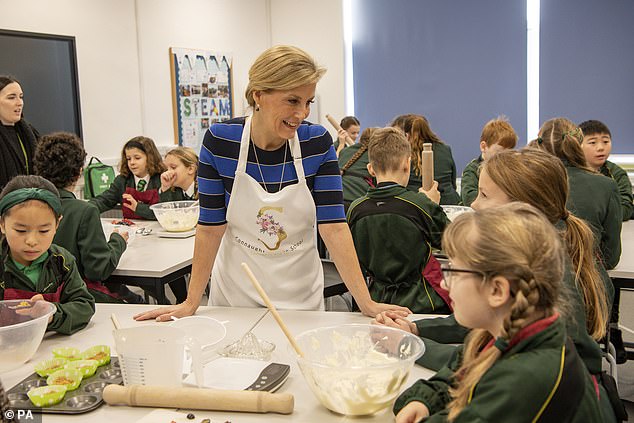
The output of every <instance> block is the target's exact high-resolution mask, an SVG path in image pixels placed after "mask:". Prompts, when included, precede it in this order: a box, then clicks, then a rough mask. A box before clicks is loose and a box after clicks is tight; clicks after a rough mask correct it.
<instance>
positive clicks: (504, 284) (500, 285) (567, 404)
mask: <svg viewBox="0 0 634 423" xmlns="http://www.w3.org/2000/svg"><path fill="white" fill-rule="evenodd" d="M443 248H444V250H445V252H446V253H447V255H448V257H449V260H450V262H449V264H448V266H447V267H446V268H443V272H444V274H445V279H444V280H445V285H446V287H447V289H448V290H449V295H450V297H451V300H452V303H453V307H454V312H455V317H456V320H457V321H458V322H459V323H460V324H462V325H464V326H466V327H469V328H471V329H472V330H471V332H470V334H469V335H468V337H467V339H466V342H465V345H464V348H463V349H462V350H460V351H459V353H458V354H454V356H453V357H452V359H451V360H450V362H449V363H448V364H447V366H445V367H444V368H442V369H441V370H440V371H439V372H438V373H437V374H436V375H435V376H433V377H432V378H431V379H429V380H419V381H418V382H416V383H415V384H414V385H413V386H412V387H410V388H409V389H407V390H406V391H405V392H404V393H403V394H401V396H400V397H399V398H398V399H397V401H396V403H395V406H394V413H395V414H396V422H397V423H410V422H411V423H414V422H418V421H420V420H421V419H423V418H425V417H427V419H426V420H425V422H430V423H431V422H445V421H449V422H475V421H481V422H485V421H486V422H502V421H505V422H506V421H512V422H535V421H543V422H555V421H556V422H563V421H565V422H587V423H589V422H604V421H609V420H604V418H603V415H602V413H601V410H600V407H599V402H598V398H597V392H596V391H595V385H594V383H593V381H592V379H591V377H590V375H589V373H588V371H587V369H586V367H585V366H584V364H583V361H582V360H581V359H580V357H579V355H578V354H577V352H576V349H575V346H574V344H573V343H572V342H571V341H570V340H569V339H568V337H567V332H566V325H565V324H564V319H563V318H562V317H561V316H560V314H559V313H560V310H561V309H562V308H563V309H565V307H562V306H560V304H561V303H562V302H563V301H562V293H563V291H564V289H565V288H564V285H563V284H562V279H563V277H564V272H565V265H566V261H567V254H566V252H565V248H564V246H563V243H562V240H561V237H560V236H559V234H558V233H557V230H556V229H555V227H553V225H552V224H551V223H550V222H549V221H548V219H546V217H545V216H544V215H543V214H542V213H541V212H539V211H538V210H537V209H535V208H534V207H532V206H530V205H528V204H525V203H518V202H514V203H511V204H507V205H503V206H500V207H497V208H494V209H487V210H481V211H477V212H475V213H466V214H463V215H461V216H459V217H457V218H456V219H455V221H454V222H453V223H452V224H450V225H449V227H448V228H447V229H446V231H445V233H444V235H443ZM520 386H521V398H519V397H518V387H520ZM572 404H574V406H571V405H572Z"/></svg>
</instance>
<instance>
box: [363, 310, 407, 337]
mask: <svg viewBox="0 0 634 423" xmlns="http://www.w3.org/2000/svg"><path fill="white" fill-rule="evenodd" d="M403 317H405V316H402V315H401V314H399V313H395V312H393V311H384V312H383V313H379V314H377V315H376V317H375V318H374V320H372V324H375V325H385V326H389V327H392V328H396V329H401V330H404V331H405V332H409V333H413V334H414V335H418V328H417V327H416V324H415V323H413V322H410V321H409V320H407V319H404V318H403Z"/></svg>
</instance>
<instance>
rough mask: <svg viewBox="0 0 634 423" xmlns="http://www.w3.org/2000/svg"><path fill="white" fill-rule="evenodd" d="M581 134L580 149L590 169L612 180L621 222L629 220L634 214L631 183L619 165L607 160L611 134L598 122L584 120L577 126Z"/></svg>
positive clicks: (610, 148)
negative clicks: (615, 190)
mask: <svg viewBox="0 0 634 423" xmlns="http://www.w3.org/2000/svg"><path fill="white" fill-rule="evenodd" d="M579 128H581V131H582V132H583V142H582V143H581V148H582V149H583V154H584V155H585V156H586V162H587V164H588V166H589V167H590V168H592V169H593V170H596V171H597V172H599V173H601V174H602V175H604V176H607V177H608V178H612V179H614V182H616V185H617V187H618V189H619V196H620V199H621V210H622V212H623V221H624V222H625V221H626V220H630V218H631V217H632V212H634V203H633V202H632V183H631V182H630V178H629V177H628V176H627V172H626V171H625V170H623V168H621V167H620V166H619V165H617V164H615V163H612V162H611V161H609V160H608V157H609V156H610V152H611V151H612V134H611V133H610V130H609V129H608V127H607V125H605V124H604V123H603V122H601V121H598V120H586V121H585V122H581V123H580V124H579Z"/></svg>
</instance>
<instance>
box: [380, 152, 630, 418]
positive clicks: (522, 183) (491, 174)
mask: <svg viewBox="0 0 634 423" xmlns="http://www.w3.org/2000/svg"><path fill="white" fill-rule="evenodd" d="M567 198H568V179H567V177H566V169H565V168H564V165H563V164H562V162H561V160H559V159H557V158H556V157H554V156H552V155H550V154H547V153H545V152H542V151H539V150H536V149H532V148H526V149H523V150H520V151H514V150H508V151H502V152H500V153H498V154H496V155H495V156H494V157H491V158H490V159H489V160H487V161H486V162H484V163H483V165H482V168H481V172H480V179H479V192H478V197H477V198H476V200H475V201H474V203H473V208H474V209H476V210H480V211H482V210H488V209H495V208H498V207H500V206H502V205H505V204H508V203H514V202H522V203H527V204H530V205H532V206H533V207H535V208H537V209H538V210H539V211H540V212H541V213H543V214H544V216H546V218H547V219H548V220H549V221H550V223H551V224H552V225H553V226H554V227H555V229H556V230H557V231H558V233H559V235H560V237H561V239H562V242H563V243H564V246H565V248H566V252H567V257H566V263H565V264H566V267H565V272H564V278H563V282H564V285H565V286H566V287H567V291H568V292H569V298H568V302H569V303H570V313H568V316H567V318H566V319H565V323H566V327H567V332H568V335H569V336H570V338H571V339H572V341H573V343H574V344H575V347H576V349H577V351H578V352H579V355H580V356H581V358H582V360H583V362H584V363H585V365H586V367H587V369H588V371H589V372H590V374H591V375H592V376H593V379H595V380H596V381H597V383H598V389H599V390H600V392H601V396H600V398H601V406H602V408H603V409H604V410H607V411H605V412H606V413H607V415H609V414H610V412H611V411H610V410H611V409H612V408H614V409H617V407H619V406H620V405H621V406H622V404H621V403H620V401H619V400H618V393H615V392H610V394H613V395H615V396H616V397H615V399H614V401H615V403H614V405H612V406H610V404H609V403H608V402H607V399H608V395H607V393H606V392H605V390H604V387H605V388H611V386H610V385H609V383H606V382H605V381H604V380H603V379H604V378H605V377H606V376H605V375H604V374H603V373H602V369H601V362H602V354H601V348H600V346H599V343H598V340H601V339H602V338H603V337H604V336H605V333H606V329H607V322H608V300H607V299H606V297H607V293H606V288H607V287H606V285H605V284H604V281H603V279H602V278H601V277H600V274H599V272H598V267H599V266H598V265H597V262H596V260H597V259H596V256H595V255H594V254H593V251H594V245H595V244H594V237H593V235H592V231H591V229H590V228H589V226H588V225H587V224H586V223H585V222H584V221H583V220H581V219H579V218H578V217H576V216H575V215H574V214H572V213H570V212H569V211H568V210H567V209H566V199H567ZM376 320H377V322H379V323H382V324H386V325H389V326H394V327H398V328H400V329H403V330H407V331H410V332H412V333H415V334H418V335H419V336H421V337H423V338H424V339H425V346H426V352H425V354H424V355H423V357H421V359H419V364H422V365H423V366H425V367H428V368H431V369H434V370H438V369H439V368H440V367H441V366H442V365H444V363H446V362H447V360H448V359H449V357H451V355H452V354H453V352H454V351H455V347H454V346H452V345H448V344H454V343H460V342H463V340H464V337H465V336H466V334H467V332H468V329H467V328H465V327H462V326H460V325H459V324H458V323H456V320H457V319H456V316H454V315H452V316H449V317H447V318H438V319H421V320H418V321H415V322H409V321H407V320H405V319H402V318H400V317H398V316H396V315H390V314H388V313H383V314H382V315H379V316H377V319H376ZM606 421H611V420H610V419H609V418H608V419H606Z"/></svg>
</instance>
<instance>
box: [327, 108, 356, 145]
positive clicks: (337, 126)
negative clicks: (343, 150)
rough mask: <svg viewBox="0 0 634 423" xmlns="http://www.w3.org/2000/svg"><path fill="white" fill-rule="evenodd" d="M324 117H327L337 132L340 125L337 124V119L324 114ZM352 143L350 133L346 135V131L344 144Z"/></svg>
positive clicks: (339, 129)
mask: <svg viewBox="0 0 634 423" xmlns="http://www.w3.org/2000/svg"><path fill="white" fill-rule="evenodd" d="M326 119H328V122H330V124H331V125H332V127H333V128H335V129H336V130H337V132H339V131H341V129H342V128H341V125H339V122H337V120H336V119H335V118H334V117H332V116H330V115H326ZM353 144H354V140H353V139H352V138H350V135H348V133H347V132H346V145H347V146H350V145H353Z"/></svg>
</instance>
